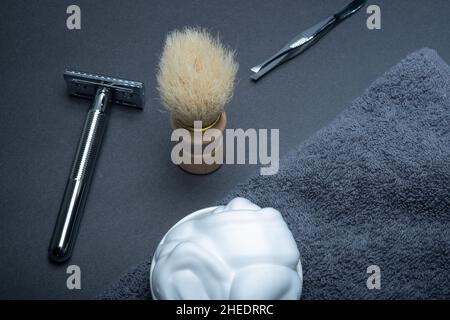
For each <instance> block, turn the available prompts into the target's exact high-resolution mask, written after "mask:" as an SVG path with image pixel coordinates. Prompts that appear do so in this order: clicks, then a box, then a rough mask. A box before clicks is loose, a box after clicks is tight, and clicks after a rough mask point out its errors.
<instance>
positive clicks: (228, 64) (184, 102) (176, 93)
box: [158, 28, 238, 126]
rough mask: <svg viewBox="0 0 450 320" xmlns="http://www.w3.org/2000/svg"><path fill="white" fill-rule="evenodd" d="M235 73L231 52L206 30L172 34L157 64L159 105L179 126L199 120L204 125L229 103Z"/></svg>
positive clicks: (191, 30)
mask: <svg viewBox="0 0 450 320" xmlns="http://www.w3.org/2000/svg"><path fill="white" fill-rule="evenodd" d="M237 70H238V65H237V63H236V62H235V60H234V52H233V51H230V50H229V49H227V48H226V47H224V46H223V45H222V44H221V43H220V41H219V39H218V38H214V37H212V36H211V35H210V34H209V33H208V32H207V31H206V30H203V29H196V28H185V29H184V30H182V31H173V32H171V33H169V34H168V35H167V39H166V43H165V46H164V51H163V54H162V56H161V60H160V63H159V70H158V90H159V93H160V95H161V100H162V103H163V104H164V106H165V107H166V108H167V109H168V110H169V111H171V112H172V113H173V114H174V116H175V117H176V118H177V119H178V120H179V121H181V122H182V123H183V124H186V125H190V126H192V125H193V122H194V121H199V120H200V121H202V122H203V124H204V125H208V124H210V123H212V122H214V121H215V120H216V119H217V117H218V116H220V114H221V113H222V112H223V111H224V107H225V105H226V104H227V103H228V102H230V100H231V97H232V95H233V89H234V79H235V77H236V72H237Z"/></svg>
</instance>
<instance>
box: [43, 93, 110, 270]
mask: <svg viewBox="0 0 450 320" xmlns="http://www.w3.org/2000/svg"><path fill="white" fill-rule="evenodd" d="M109 96H110V93H109V89H108V88H105V87H100V88H99V89H97V93H96V95H95V100H94V104H93V106H92V107H91V109H90V110H89V111H88V114H87V116H86V120H85V124H84V128H83V132H82V134H81V138H80V141H79V143H78V148H77V151H76V153H75V159H74V161H73V164H72V168H71V171H70V176H69V179H68V181H67V184H66V188H65V191H64V196H63V199H62V202H61V206H60V209H59V214H58V218H57V220H56V225H55V228H54V230H53V234H52V239H51V241H50V246H49V250H48V255H49V258H50V260H51V261H53V262H57V263H62V262H65V261H67V260H68V259H70V257H71V255H72V252H73V248H74V245H75V241H76V237H77V234H78V229H79V226H80V222H81V218H82V216H83V211H84V208H85V204H86V199H87V195H88V192H89V186H90V184H91V180H92V177H93V172H94V168H95V163H96V160H97V156H98V153H99V151H100V147H101V143H102V139H103V133H104V131H105V129H106V120H107V114H106V111H107V109H106V108H107V107H108V103H109Z"/></svg>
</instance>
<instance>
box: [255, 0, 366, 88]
mask: <svg viewBox="0 0 450 320" xmlns="http://www.w3.org/2000/svg"><path fill="white" fill-rule="evenodd" d="M366 1H367V0H354V1H352V2H351V3H350V4H348V5H347V6H346V7H345V8H343V9H342V10H341V11H339V12H337V13H335V14H334V15H332V16H331V17H328V18H326V19H325V20H323V21H321V22H319V23H318V24H316V25H315V26H313V27H311V28H309V29H307V30H306V31H304V32H302V33H300V34H299V35H298V36H296V37H295V38H294V39H292V40H291V41H290V42H289V43H288V44H286V45H285V46H284V47H283V48H281V50H280V51H278V52H277V53H276V54H274V55H273V56H272V57H270V58H269V59H267V60H266V61H264V62H263V63H261V64H259V65H257V66H255V67H253V68H251V69H250V70H251V72H252V73H253V74H252V75H251V76H250V78H251V79H253V80H255V81H257V80H258V79H260V78H261V77H262V76H264V75H265V74H267V73H268V72H270V71H272V70H273V69H275V68H276V67H278V66H279V65H281V64H282V63H284V62H286V61H288V60H290V59H292V58H294V57H295V56H297V55H298V54H300V53H302V52H303V51H305V50H306V49H308V48H310V47H311V46H312V45H313V44H315V43H316V42H317V41H318V40H319V39H320V38H322V37H323V36H324V35H325V34H326V33H327V32H329V31H330V30H331V29H333V28H334V27H335V26H337V25H338V24H339V23H340V22H342V21H343V20H345V19H346V18H348V17H349V16H351V15H352V14H354V13H355V12H357V11H358V10H359V9H361V8H362V7H363V6H364V5H365V3H366Z"/></svg>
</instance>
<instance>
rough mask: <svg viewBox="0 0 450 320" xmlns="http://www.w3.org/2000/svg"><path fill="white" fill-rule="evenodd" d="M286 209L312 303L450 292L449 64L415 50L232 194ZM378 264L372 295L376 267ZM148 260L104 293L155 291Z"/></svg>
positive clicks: (123, 294)
mask: <svg viewBox="0 0 450 320" xmlns="http://www.w3.org/2000/svg"><path fill="white" fill-rule="evenodd" d="M234 196H241V197H246V198H248V199H250V200H252V201H254V202H255V203H257V204H258V205H259V206H270V207H274V208H277V209H278V210H280V212H281V213H282V214H283V216H284V218H285V219H286V222H287V223H288V225H289V227H290V229H291V231H292V232H293V234H294V237H295V239H296V241H297V244H298V248H299V250H300V253H301V260H302V264H303V270H304V283H303V294H302V298H303V299H419V298H420V299H422V298H450V68H449V66H448V65H447V64H446V63H445V62H444V61H443V60H441V58H440V57H439V56H438V55H437V54H436V52H435V51H433V50H430V49H422V50H420V51H418V52H415V53H413V54H411V55H409V56H408V57H407V58H405V59H404V60H403V61H401V62H400V63H399V64H398V65H396V66H395V67H393V68H392V69H391V70H390V71H389V72H387V73H386V74H385V75H383V76H382V77H380V78H379V79H378V80H376V81H375V82H374V83H373V84H372V86H371V87H370V88H369V89H367V90H366V92H365V93H364V94H363V95H362V96H361V97H359V98H357V99H356V100H355V101H354V102H353V103H352V104H351V106H350V107H349V108H347V109H346V110H344V111H343V112H342V113H341V114H340V115H339V116H338V117H337V118H336V119H335V120H334V121H333V122H332V123H330V124H329V125H328V126H327V127H325V128H324V129H322V130H320V131H319V132H317V133H316V134H315V135H313V136H312V137H311V138H309V139H308V140H307V141H305V142H304V143H302V144H301V145H299V146H298V147H297V148H296V149H295V150H293V151H291V152H290V153H289V154H288V155H287V156H285V157H284V158H283V159H282V160H281V163H280V172H279V173H278V174H277V175H275V176H266V177H263V176H255V177H253V178H251V179H250V180H249V181H247V182H245V183H243V184H242V185H240V186H238V187H237V188H236V189H235V190H233V191H232V192H231V193H230V194H229V196H227V197H226V199H223V200H222V201H221V203H222V204H223V203H225V202H227V201H228V200H230V199H231V198H233V197H234ZM370 265H377V266H379V268H380V269H381V288H380V289H379V290H377V289H373V290H369V289H368V288H367V285H366V281H367V279H368V277H369V274H367V267H368V266H370ZM148 270H149V262H148V261H147V262H145V263H143V264H141V265H140V266H138V267H137V268H136V269H134V271H132V272H131V273H128V274H126V275H124V276H123V277H122V278H121V279H120V280H119V281H118V282H117V283H116V284H114V285H113V286H112V287H111V288H110V289H109V290H107V291H106V292H104V293H103V294H102V295H101V298H104V299H130V298H132V299H142V298H149V297H150V292H149V284H148Z"/></svg>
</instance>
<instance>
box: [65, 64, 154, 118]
mask: <svg viewBox="0 0 450 320" xmlns="http://www.w3.org/2000/svg"><path fill="white" fill-rule="evenodd" d="M64 80H65V81H66V84H67V89H68V91H69V93H70V94H71V95H73V96H76V97H81V98H86V99H94V98H95V95H96V93H97V91H98V89H99V88H108V89H110V92H111V102H113V103H116V104H120V105H124V106H128V107H134V108H139V109H143V108H144V103H145V99H144V84H143V83H142V82H139V81H131V80H124V79H118V78H113V77H110V76H105V75H99V74H93V73H87V72H81V71H74V70H66V71H64Z"/></svg>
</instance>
